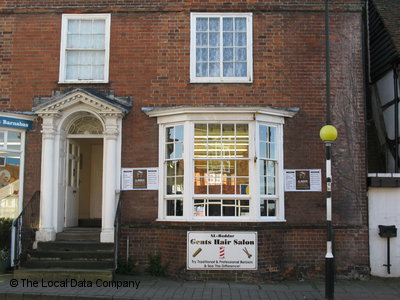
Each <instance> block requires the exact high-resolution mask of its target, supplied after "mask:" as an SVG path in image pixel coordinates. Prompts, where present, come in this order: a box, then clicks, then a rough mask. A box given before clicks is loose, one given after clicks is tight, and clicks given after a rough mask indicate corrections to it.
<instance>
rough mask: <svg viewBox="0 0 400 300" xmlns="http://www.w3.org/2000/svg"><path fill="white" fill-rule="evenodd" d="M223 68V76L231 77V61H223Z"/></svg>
mask: <svg viewBox="0 0 400 300" xmlns="http://www.w3.org/2000/svg"><path fill="white" fill-rule="evenodd" d="M223 68H224V70H223V71H224V76H226V77H232V76H233V74H234V73H233V63H224V64H223Z"/></svg>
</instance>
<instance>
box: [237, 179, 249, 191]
mask: <svg viewBox="0 0 400 300" xmlns="http://www.w3.org/2000/svg"><path fill="white" fill-rule="evenodd" d="M248 185H249V178H248V177H245V178H236V194H239V195H246V194H247V190H246V188H247V187H248Z"/></svg>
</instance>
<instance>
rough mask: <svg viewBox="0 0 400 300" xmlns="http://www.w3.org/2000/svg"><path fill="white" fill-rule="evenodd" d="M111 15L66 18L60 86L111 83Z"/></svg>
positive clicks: (62, 37) (63, 25) (62, 38)
mask: <svg viewBox="0 0 400 300" xmlns="http://www.w3.org/2000/svg"><path fill="white" fill-rule="evenodd" d="M110 21H111V16H110V14H64V15H63V16H62V31H61V53H60V78H59V81H60V83H84V82H89V83H104V82H108V68H109V49H110Z"/></svg>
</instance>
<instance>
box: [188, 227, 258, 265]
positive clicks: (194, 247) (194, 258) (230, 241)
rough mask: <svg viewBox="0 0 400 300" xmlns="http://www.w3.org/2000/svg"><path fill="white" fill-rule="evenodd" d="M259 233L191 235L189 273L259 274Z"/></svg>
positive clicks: (189, 242) (226, 232)
mask: <svg viewBox="0 0 400 300" xmlns="http://www.w3.org/2000/svg"><path fill="white" fill-rule="evenodd" d="M257 244H258V242H257V232H230V231H218V232H209V231H188V233H187V269H188V270H257V262H258V260H257Z"/></svg>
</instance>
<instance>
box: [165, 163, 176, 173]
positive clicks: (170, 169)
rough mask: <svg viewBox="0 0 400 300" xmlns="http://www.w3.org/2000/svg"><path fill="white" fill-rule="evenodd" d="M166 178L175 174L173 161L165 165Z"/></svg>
mask: <svg viewBox="0 0 400 300" xmlns="http://www.w3.org/2000/svg"><path fill="white" fill-rule="evenodd" d="M166 169H167V176H175V174H176V164H175V162H174V161H169V162H167V164H166Z"/></svg>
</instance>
